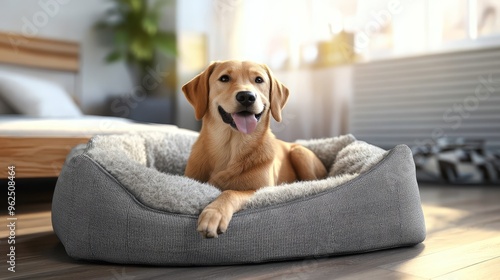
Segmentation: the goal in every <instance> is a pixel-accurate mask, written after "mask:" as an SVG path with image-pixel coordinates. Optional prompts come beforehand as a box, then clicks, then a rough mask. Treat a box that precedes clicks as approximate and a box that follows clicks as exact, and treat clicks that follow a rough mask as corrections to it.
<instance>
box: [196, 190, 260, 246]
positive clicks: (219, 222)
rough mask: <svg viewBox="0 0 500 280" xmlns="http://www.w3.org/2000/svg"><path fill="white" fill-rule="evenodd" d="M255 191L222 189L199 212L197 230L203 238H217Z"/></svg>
mask: <svg viewBox="0 0 500 280" xmlns="http://www.w3.org/2000/svg"><path fill="white" fill-rule="evenodd" d="M254 192H255V191H254V190H251V191H233V190H227V191H223V192H222V193H221V194H220V195H219V197H217V198H216V199H215V200H214V201H213V202H212V203H210V204H209V205H208V206H207V207H205V209H203V211H202V212H201V214H200V216H199V218H198V228H197V230H198V231H199V232H200V233H201V234H202V235H203V237H205V238H217V237H218V234H221V233H224V232H226V230H227V227H228V225H229V221H231V218H232V217H233V214H234V213H235V212H238V211H239V210H240V209H241V208H242V207H243V206H244V205H245V204H246V202H247V201H248V200H249V199H250V197H252V195H253V193H254Z"/></svg>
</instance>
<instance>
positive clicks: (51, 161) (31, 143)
mask: <svg viewBox="0 0 500 280" xmlns="http://www.w3.org/2000/svg"><path fill="white" fill-rule="evenodd" d="M89 139H90V136H89V137H86V136H79V137H37V138H31V137H11V136H4V137H0V162H1V164H2V165H1V166H0V170H1V173H0V179H6V178H7V176H8V175H7V167H8V166H15V167H16V169H15V170H16V178H45V177H58V176H59V173H60V172H61V168H62V166H63V164H64V161H65V160H66V156H67V155H68V154H69V152H70V151H71V149H72V148H73V147H75V146H76V145H78V144H84V143H87V142H88V140H89Z"/></svg>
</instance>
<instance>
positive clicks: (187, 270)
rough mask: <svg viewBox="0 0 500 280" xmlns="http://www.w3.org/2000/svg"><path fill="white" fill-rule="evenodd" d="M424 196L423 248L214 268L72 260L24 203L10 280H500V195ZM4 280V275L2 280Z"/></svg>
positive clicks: (434, 191)
mask: <svg viewBox="0 0 500 280" xmlns="http://www.w3.org/2000/svg"><path fill="white" fill-rule="evenodd" d="M421 193H422V201H423V202H424V210H425V211H424V215H425V218H426V220H427V221H432V223H433V224H434V225H433V227H432V229H433V230H432V232H430V233H429V234H428V237H427V239H426V240H425V241H424V243H423V244H420V245H417V246H414V247H408V248H397V249H390V250H383V251H376V252H370V253H364V254H354V255H348V256H337V257H329V258H317V259H307V260H295V261H283V262H274V263H264V264H256V265H233V266H214V267H149V266H139V265H117V264H106V263H90V262H84V261H77V260H73V259H71V258H70V257H69V256H68V255H67V254H66V252H65V251H64V248H63V246H62V245H61V243H60V242H59V240H58V239H57V237H56V235H55V234H54V233H53V231H52V230H51V229H45V232H42V233H36V232H37V231H38V230H39V229H41V228H43V226H44V224H45V225H46V226H48V225H50V205H49V204H42V205H39V206H38V208H37V207H34V206H33V205H19V206H20V207H19V212H18V213H17V217H18V218H19V222H20V224H19V225H20V227H21V228H20V230H23V231H25V233H27V234H20V235H18V239H17V240H18V241H19V242H18V244H17V245H18V247H17V252H18V253H19V258H18V262H17V265H18V268H19V270H18V271H17V272H16V273H15V274H14V276H13V277H9V279H71V278H74V279H332V278H335V279H421V278H423V279H429V278H432V277H433V276H435V275H437V276H435V277H439V278H438V279H441V280H442V279H495V277H496V276H497V275H500V248H499V241H500V237H499V233H500V211H499V210H498V205H499V204H498V200H496V198H497V194H498V191H497V189H495V188H488V187H474V188H463V189H461V190H460V191H457V190H456V189H454V188H444V189H443V188H442V187H439V186H434V187H429V188H422V190H421ZM440 201H442V202H443V203H442V204H441V203H440ZM448 215H450V216H449V217H448ZM5 218H6V216H5V214H4V216H0V220H5ZM440 219H441V224H440ZM2 230H3V229H2ZM29 231H33V232H34V233H33V234H30V233H29ZM5 244H6V242H5V239H1V240H0V252H4V251H6V247H5V246H6V245H5ZM402 269H403V270H407V271H401V270H402ZM426 271H430V272H433V273H428V275H427V274H426ZM422 274H423V275H422ZM3 275H4V274H2V272H0V278H2V277H3ZM427 276H429V277H427ZM497 279H498V278H497Z"/></svg>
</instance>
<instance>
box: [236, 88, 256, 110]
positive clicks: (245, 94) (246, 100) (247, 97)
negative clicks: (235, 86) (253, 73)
mask: <svg viewBox="0 0 500 280" xmlns="http://www.w3.org/2000/svg"><path fill="white" fill-rule="evenodd" d="M256 99H257V95H256V94H255V93H253V92H251V91H240V92H238V93H237V94H236V100H238V102H240V103H241V105H243V106H245V107H248V106H251V105H252V104H253V103H254V102H255V100H256Z"/></svg>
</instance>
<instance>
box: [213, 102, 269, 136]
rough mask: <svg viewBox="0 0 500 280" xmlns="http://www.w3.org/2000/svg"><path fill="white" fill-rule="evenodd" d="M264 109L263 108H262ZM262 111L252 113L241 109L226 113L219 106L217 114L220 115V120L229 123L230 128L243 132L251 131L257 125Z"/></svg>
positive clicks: (248, 132)
mask: <svg viewBox="0 0 500 280" xmlns="http://www.w3.org/2000/svg"><path fill="white" fill-rule="evenodd" d="M264 109H265V108H264ZM262 113H264V110H262V112H260V113H259V114H254V113H251V112H248V111H241V112H238V113H232V114H230V113H228V112H226V111H225V110H224V109H223V108H222V107H221V106H219V114H220V116H221V117H222V121H224V122H225V123H227V124H229V125H231V127H232V128H234V129H236V130H238V131H239V132H243V133H245V134H250V133H252V132H253V131H254V130H255V128H256V127H257V122H259V120H260V118H261V117H262Z"/></svg>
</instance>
